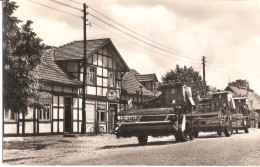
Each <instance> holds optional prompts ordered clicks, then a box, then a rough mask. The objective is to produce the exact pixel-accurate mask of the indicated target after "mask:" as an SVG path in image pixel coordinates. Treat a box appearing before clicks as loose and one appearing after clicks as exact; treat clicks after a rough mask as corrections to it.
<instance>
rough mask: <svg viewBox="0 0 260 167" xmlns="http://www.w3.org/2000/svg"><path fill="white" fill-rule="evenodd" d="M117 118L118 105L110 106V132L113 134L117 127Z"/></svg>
mask: <svg viewBox="0 0 260 167" xmlns="http://www.w3.org/2000/svg"><path fill="white" fill-rule="evenodd" d="M116 117H117V104H110V105H109V112H108V132H113V130H114V129H115V126H116Z"/></svg>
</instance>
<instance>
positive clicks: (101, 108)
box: [97, 104, 106, 122]
mask: <svg viewBox="0 0 260 167" xmlns="http://www.w3.org/2000/svg"><path fill="white" fill-rule="evenodd" d="M97 121H98V122H105V121H106V104H98V111H97Z"/></svg>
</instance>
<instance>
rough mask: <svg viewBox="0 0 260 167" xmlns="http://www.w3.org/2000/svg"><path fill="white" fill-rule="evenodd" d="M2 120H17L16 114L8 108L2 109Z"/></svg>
mask: <svg viewBox="0 0 260 167" xmlns="http://www.w3.org/2000/svg"><path fill="white" fill-rule="evenodd" d="M6 113H8V117H6ZM12 117H13V118H12ZM4 121H6V122H17V121H18V114H17V113H15V112H14V111H12V110H11V109H9V110H8V111H6V110H5V111H4Z"/></svg>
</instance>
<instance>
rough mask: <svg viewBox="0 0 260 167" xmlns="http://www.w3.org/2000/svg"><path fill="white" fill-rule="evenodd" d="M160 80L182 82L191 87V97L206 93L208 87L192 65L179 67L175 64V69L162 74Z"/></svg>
mask: <svg viewBox="0 0 260 167" xmlns="http://www.w3.org/2000/svg"><path fill="white" fill-rule="evenodd" d="M162 82H163V83H164V84H165V83H174V82H182V83H183V84H185V85H187V86H189V87H191V89H192V96H193V98H195V97H197V96H198V95H204V94H206V92H208V89H209V87H208V86H206V85H205V84H204V82H203V80H202V77H201V75H200V74H199V72H198V71H194V69H193V67H189V68H187V67H186V66H184V67H183V68H181V67H179V65H176V69H175V70H172V69H171V70H170V71H169V72H166V74H165V75H164V76H162Z"/></svg>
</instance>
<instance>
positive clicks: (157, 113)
mask: <svg viewBox="0 0 260 167" xmlns="http://www.w3.org/2000/svg"><path fill="white" fill-rule="evenodd" d="M159 89H160V90H161V92H162V95H161V97H160V98H158V99H153V100H152V101H151V102H150V103H155V101H157V102H158V101H159V102H160V105H159V106H157V107H158V108H145V109H137V110H127V111H120V112H119V113H118V114H117V116H118V118H119V119H118V121H117V126H116V129H115V134H116V136H117V138H119V137H123V138H125V137H133V136H136V137H137V138H138V142H139V143H140V144H141V145H146V144H147V142H148V136H153V137H158V136H169V135H174V136H175V138H176V141H177V142H180V141H182V142H185V141H187V140H188V139H190V140H193V138H194V133H193V123H192V121H191V120H190V121H187V119H186V118H187V116H192V107H193V106H195V103H194V101H193V99H192V94H191V88H190V87H186V86H185V85H183V84H182V83H175V84H165V85H161V86H160V88H159ZM146 106H151V105H149V102H148V104H147V105H146Z"/></svg>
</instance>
